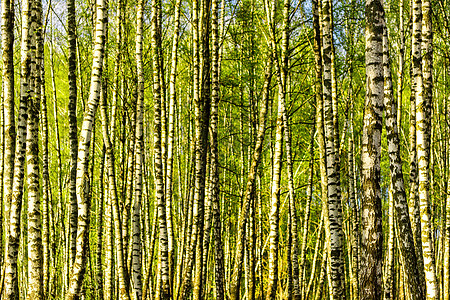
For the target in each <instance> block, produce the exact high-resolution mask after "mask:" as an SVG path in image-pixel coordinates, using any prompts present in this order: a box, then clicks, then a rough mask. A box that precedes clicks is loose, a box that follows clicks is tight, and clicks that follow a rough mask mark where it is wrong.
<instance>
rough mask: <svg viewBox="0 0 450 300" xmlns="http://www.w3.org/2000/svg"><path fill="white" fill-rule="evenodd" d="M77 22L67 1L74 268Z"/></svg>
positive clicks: (71, 258)
mask: <svg viewBox="0 0 450 300" xmlns="http://www.w3.org/2000/svg"><path fill="white" fill-rule="evenodd" d="M76 32H77V22H76V7H75V0H68V1H67V35H68V40H69V56H68V65H69V73H68V77H69V106H68V112H69V140H70V159H71V160H70V175H69V263H68V270H69V272H70V270H71V269H72V265H73V263H74V261H75V254H76V252H77V248H76V247H77V245H76V244H77V218H78V212H77V209H78V207H77V191H76V180H77V161H78V133H77V130H78V124H77V68H76V65H77V33H76Z"/></svg>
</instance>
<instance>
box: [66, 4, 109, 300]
mask: <svg viewBox="0 0 450 300" xmlns="http://www.w3.org/2000/svg"><path fill="white" fill-rule="evenodd" d="M107 8H108V0H97V24H96V37H95V47H94V55H93V61H92V74H91V87H90V91H89V100H88V104H87V112H86V114H85V116H84V118H83V125H82V127H81V133H80V137H81V138H80V144H79V147H78V159H79V161H78V165H77V182H76V183H77V184H76V190H77V192H76V195H77V203H78V226H77V252H76V256H75V262H74V265H73V268H72V270H71V276H70V282H69V291H68V293H67V295H66V300H72V299H78V297H79V293H80V291H81V287H82V283H83V279H84V274H85V272H86V264H87V255H88V239H89V220H90V202H89V201H88V199H87V197H88V194H89V189H90V187H89V186H88V183H89V178H88V162H89V148H90V143H91V137H92V126H93V123H94V120H95V113H96V111H97V106H98V103H99V98H100V88H101V77H102V71H103V55H104V49H105V26H106V23H107V22H108V9H107Z"/></svg>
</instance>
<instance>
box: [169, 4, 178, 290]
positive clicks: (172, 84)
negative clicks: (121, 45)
mask: <svg viewBox="0 0 450 300" xmlns="http://www.w3.org/2000/svg"><path fill="white" fill-rule="evenodd" d="M180 7H181V0H177V1H176V3H175V13H174V19H175V26H174V27H175V28H174V32H173V40H172V61H171V68H170V80H169V118H168V129H167V161H166V182H165V184H166V213H167V234H168V241H167V246H168V257H169V275H170V283H171V286H173V275H174V270H175V269H174V255H175V254H174V252H175V250H174V248H175V244H174V242H175V241H174V228H173V227H174V226H173V221H172V219H173V218H172V197H173V195H172V194H173V186H172V185H173V155H174V150H173V148H174V147H173V141H174V133H175V116H174V114H175V105H176V100H177V94H176V79H177V65H178V40H179V34H180V15H181V14H180Z"/></svg>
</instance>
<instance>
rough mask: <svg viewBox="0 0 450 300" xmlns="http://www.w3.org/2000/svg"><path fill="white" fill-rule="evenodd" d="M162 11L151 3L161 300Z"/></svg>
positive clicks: (163, 291) (164, 260) (165, 291)
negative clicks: (160, 16) (159, 17)
mask: <svg viewBox="0 0 450 300" xmlns="http://www.w3.org/2000/svg"><path fill="white" fill-rule="evenodd" d="M160 9H161V1H160V0H156V1H154V2H153V3H152V21H151V25H152V42H151V48H152V56H153V105H154V123H153V126H154V130H153V141H154V162H155V196H156V205H157V207H158V226H159V265H160V268H159V274H158V276H160V278H161V288H160V291H158V292H159V293H160V297H161V299H163V300H165V299H170V297H171V296H170V295H171V289H170V280H169V262H168V249H167V243H168V237H167V222H166V205H165V199H164V177H163V176H164V172H163V162H162V150H161V140H162V136H161V118H162V116H161V104H163V105H164V101H162V99H163V98H162V97H163V96H162V95H161V84H160V83H161V81H160V77H161V72H162V70H161V66H160V63H159V61H160V59H161V58H160V51H159V49H160V48H161V35H160V34H161V26H162V24H160V23H158V14H159V10H160Z"/></svg>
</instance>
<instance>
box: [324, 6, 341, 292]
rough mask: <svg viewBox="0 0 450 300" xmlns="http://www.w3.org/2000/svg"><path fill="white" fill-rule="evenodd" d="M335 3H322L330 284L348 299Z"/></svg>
mask: <svg viewBox="0 0 450 300" xmlns="http://www.w3.org/2000/svg"><path fill="white" fill-rule="evenodd" d="M331 12H332V2H331V1H330V0H324V1H323V2H322V14H323V19H322V24H323V39H322V41H323V50H322V53H323V115H324V132H325V158H326V170H327V180H328V184H327V194H328V215H329V230H330V235H329V237H330V240H329V243H328V257H329V269H330V273H329V279H330V282H329V285H330V295H331V297H332V299H341V298H345V285H344V275H345V272H344V260H343V251H342V246H343V231H342V206H341V188H340V170H339V158H338V155H339V152H337V149H336V145H337V144H336V142H335V139H336V137H337V134H336V132H335V121H334V120H335V119H336V118H337V116H335V114H334V112H333V103H332V102H333V99H332V98H333V97H332V96H333V95H332V74H331V73H332V72H333V70H332V68H331V66H332V64H331V59H332V50H333V41H332V40H333V32H332V22H331V19H332V16H331Z"/></svg>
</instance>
